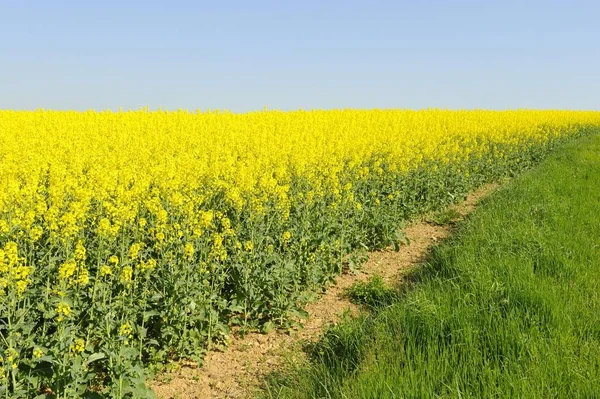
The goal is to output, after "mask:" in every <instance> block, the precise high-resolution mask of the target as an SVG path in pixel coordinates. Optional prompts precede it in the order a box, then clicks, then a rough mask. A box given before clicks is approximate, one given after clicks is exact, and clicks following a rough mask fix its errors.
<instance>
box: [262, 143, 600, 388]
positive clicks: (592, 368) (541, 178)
mask: <svg viewBox="0 0 600 399" xmlns="http://www.w3.org/2000/svg"><path fill="white" fill-rule="evenodd" d="M599 288H600V137H599V136H597V135H596V136H591V137H586V138H583V139H580V140H578V141H576V142H574V143H571V144H569V145H567V146H566V147H565V148H564V149H563V150H561V151H560V152H558V153H556V154H555V155H553V156H552V157H551V158H550V159H548V160H546V161H545V162H544V163H543V164H542V165H540V166H539V167H538V168H536V169H534V170H531V171H529V172H527V173H525V174H523V175H521V176H520V177H518V178H516V179H514V180H513V181H512V182H511V183H509V184H508V185H507V186H506V187H505V188H503V189H501V190H499V191H498V192H497V193H495V194H493V195H492V196H491V197H489V198H488V199H487V200H485V201H484V202H483V203H482V204H481V206H480V208H479V209H478V210H477V211H476V212H475V213H474V214H473V215H472V217H470V218H469V219H468V220H467V221H466V222H464V223H463V224H462V225H461V226H460V228H459V231H458V233H457V234H456V235H455V236H454V237H453V238H452V239H451V240H449V241H447V242H446V243H444V244H443V245H441V246H439V247H437V248H436V249H435V250H434V251H433V253H432V254H431V256H430V257H429V260H428V262H427V263H426V264H424V265H423V266H422V267H421V268H420V269H419V270H418V271H417V272H416V273H415V274H414V276H413V278H412V281H411V282H410V283H409V284H408V285H405V286H404V288H403V292H402V293H401V295H400V296H399V299H397V300H396V302H395V303H394V304H393V305H392V306H389V307H386V308H383V309H381V310H379V311H375V312H373V313H371V314H370V315H368V316H362V317H360V318H359V319H355V320H351V321H347V322H345V323H342V324H341V325H339V326H338V327H335V328H333V329H330V330H329V331H327V332H326V334H325V336H324V338H323V339H322V341H321V342H320V343H319V344H318V345H316V346H315V348H314V350H313V351H312V361H311V364H310V365H308V366H306V367H305V368H304V369H299V370H298V369H297V370H293V371H291V372H289V373H286V374H285V375H283V376H281V375H279V376H273V377H272V378H271V379H270V380H269V382H268V386H267V390H266V395H267V396H269V397H281V398H438V397H453V398H454V397H456V398H470V397H475V398H494V397H502V398H505V397H514V398H595V397H598V395H599V393H600V289H599Z"/></svg>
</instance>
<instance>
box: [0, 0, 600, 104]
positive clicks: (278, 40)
mask: <svg viewBox="0 0 600 399" xmlns="http://www.w3.org/2000/svg"><path fill="white" fill-rule="evenodd" d="M598 15H600V2H598V1H566V0H564V1H553V0H545V1H537V0H530V1H512V0H506V1H486V0H478V1H450V0H447V1H440V0H438V1H410V2H409V1H377V0H373V1H353V0H346V1H337V0H336V1H333V0H332V1H325V0H322V1H313V0H304V1H253V2H251V1H222V2H219V1H210V2H204V1H177V0H173V1H165V0H162V1H152V0H148V1H113V0H105V1H60V0H53V1H46V0H44V1H26V0H21V1H9V0H0V38H1V39H0V108H1V109H34V108H46V109H79V110H84V109H100V110H101V109H107V108H110V109H118V108H119V107H123V108H125V109H131V108H132V109H137V108H140V107H150V108H153V109H154V108H159V107H162V108H168V109H177V108H184V109H190V110H195V109H201V110H206V109H228V110H231V111H235V112H243V111H248V110H255V109H262V108H264V107H265V106H267V107H268V108H271V109H298V108H304V109H310V108H428V107H441V108H492V109H506V108H561V109H566V108H568V109H598V108H599V105H600V102H599V98H600V23H598Z"/></svg>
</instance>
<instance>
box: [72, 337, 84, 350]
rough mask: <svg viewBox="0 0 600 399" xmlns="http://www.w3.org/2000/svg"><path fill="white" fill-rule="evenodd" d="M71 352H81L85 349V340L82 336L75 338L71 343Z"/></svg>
mask: <svg viewBox="0 0 600 399" xmlns="http://www.w3.org/2000/svg"><path fill="white" fill-rule="evenodd" d="M70 349H71V352H73V353H81V352H83V351H84V350H85V340H84V339H83V338H77V339H76V340H75V342H73V344H72V345H71V348H70Z"/></svg>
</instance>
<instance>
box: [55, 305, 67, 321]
mask: <svg viewBox="0 0 600 399" xmlns="http://www.w3.org/2000/svg"><path fill="white" fill-rule="evenodd" d="M56 313H57V315H58V316H57V320H58V321H63V320H64V318H65V317H69V315H70V314H71V306H70V305H69V304H68V303H66V302H59V303H58V305H57V306H56Z"/></svg>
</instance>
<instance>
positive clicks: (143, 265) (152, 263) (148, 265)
mask: <svg viewBox="0 0 600 399" xmlns="http://www.w3.org/2000/svg"><path fill="white" fill-rule="evenodd" d="M139 267H140V270H141V271H142V272H147V271H150V270H154V269H155V268H156V260H154V259H148V260H147V261H146V262H140V266H139Z"/></svg>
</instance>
